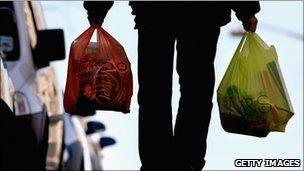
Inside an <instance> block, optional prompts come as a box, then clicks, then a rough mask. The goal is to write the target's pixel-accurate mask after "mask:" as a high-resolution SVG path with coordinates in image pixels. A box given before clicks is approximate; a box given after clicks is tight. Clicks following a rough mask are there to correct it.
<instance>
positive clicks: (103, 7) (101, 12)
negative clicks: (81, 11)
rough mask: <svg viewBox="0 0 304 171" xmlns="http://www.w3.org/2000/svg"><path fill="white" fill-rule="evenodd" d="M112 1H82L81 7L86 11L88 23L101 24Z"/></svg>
mask: <svg viewBox="0 0 304 171" xmlns="http://www.w3.org/2000/svg"><path fill="white" fill-rule="evenodd" d="M113 3H114V2H113V1H84V2H83V7H84V8H85V9H86V10H87V11H88V19H89V22H90V24H91V25H92V24H94V23H97V24H102V23H103V20H104V18H105V17H106V15H107V13H108V11H109V9H110V8H111V7H112V6H113Z"/></svg>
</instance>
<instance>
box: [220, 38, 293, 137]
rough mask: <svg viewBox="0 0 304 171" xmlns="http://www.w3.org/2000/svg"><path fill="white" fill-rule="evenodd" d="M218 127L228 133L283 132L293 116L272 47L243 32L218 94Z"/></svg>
mask: <svg viewBox="0 0 304 171" xmlns="http://www.w3.org/2000/svg"><path fill="white" fill-rule="evenodd" d="M217 102H218V105H219V110H220V118H221V124H222V127H223V128H224V130H226V131H227V132H231V133H238V134H245V135H251V136H257V137H266V136H267V135H268V133H269V132H271V131H279V132H284V131H285V127H286V124H287V122H288V121H289V119H290V118H291V117H292V115H293V114H294V111H293V108H292V106H291V102H290V99H289V96H288V92H287V89H286V87H285V83H284V79H283V76H282V73H281V69H280V66H279V62H278V57H277V53H276V50H275V48H274V46H270V47H269V46H268V45H267V44H266V43H265V42H264V41H263V40H262V39H261V38H260V37H259V36H258V35H257V34H256V33H253V32H246V33H245V35H244V36H243V38H242V40H241V42H240V44H239V45H238V48H237V50H236V52H235V53H234V56H233V58H232V60H231V62H230V64H229V66H228V69H227V71H226V73H225V75H224V77H223V79H222V81H221V83H220V85H219V87H218V90H217Z"/></svg>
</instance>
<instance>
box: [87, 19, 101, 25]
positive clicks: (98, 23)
mask: <svg viewBox="0 0 304 171" xmlns="http://www.w3.org/2000/svg"><path fill="white" fill-rule="evenodd" d="M88 20H89V23H90V25H91V26H92V27H97V26H101V25H102V23H103V22H102V21H100V20H96V19H93V18H91V17H88Z"/></svg>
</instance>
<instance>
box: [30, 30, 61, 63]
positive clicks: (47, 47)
mask: <svg viewBox="0 0 304 171" xmlns="http://www.w3.org/2000/svg"><path fill="white" fill-rule="evenodd" d="M64 43H65V42H64V33H63V30H62V29H51V30H39V31H38V32H37V45H36V46H35V49H34V52H33V60H34V64H35V66H36V67H37V68H42V67H46V66H48V65H49V63H50V62H51V61H56V60H63V59H65V44H64Z"/></svg>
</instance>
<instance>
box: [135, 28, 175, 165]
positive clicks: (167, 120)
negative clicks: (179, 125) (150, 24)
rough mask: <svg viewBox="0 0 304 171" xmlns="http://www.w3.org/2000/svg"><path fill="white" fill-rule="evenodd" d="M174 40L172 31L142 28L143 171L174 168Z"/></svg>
mask: <svg viewBox="0 0 304 171" xmlns="http://www.w3.org/2000/svg"><path fill="white" fill-rule="evenodd" d="M174 41H175V39H174V36H173V34H172V33H170V31H169V30H167V31H166V30H165V29H163V28H154V29H149V28H139V29H138V82H139V91H138V104H139V154H140V159H141V162H142V170H151V169H152V168H164V167H169V165H170V159H171V156H170V154H171V152H170V151H171V150H170V147H172V140H173V130H172V109H171V96H172V72H173V55H174Z"/></svg>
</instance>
